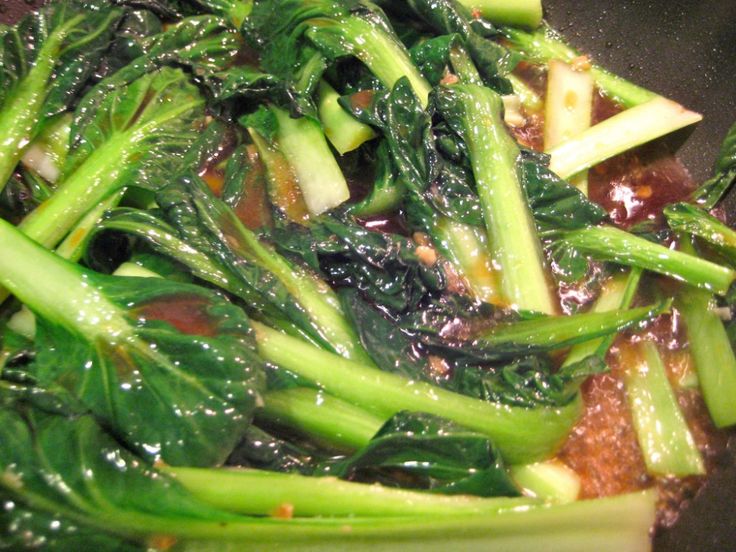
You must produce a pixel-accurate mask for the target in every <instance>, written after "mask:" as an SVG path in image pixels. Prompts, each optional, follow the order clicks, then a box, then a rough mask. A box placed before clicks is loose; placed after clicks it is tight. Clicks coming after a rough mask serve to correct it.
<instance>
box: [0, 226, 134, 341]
mask: <svg viewBox="0 0 736 552" xmlns="http://www.w3.org/2000/svg"><path fill="white" fill-rule="evenodd" d="M0 249H2V250H3V251H12V252H13V254H12V255H2V256H0V284H1V285H3V286H4V287H5V288H7V289H8V290H9V291H10V292H11V293H12V294H13V295H15V296H16V297H17V298H18V299H19V300H20V301H22V302H23V303H25V304H26V305H28V306H29V307H30V308H31V310H33V311H35V312H37V313H40V314H41V315H42V316H43V317H44V318H47V319H49V320H51V321H54V322H56V323H60V324H62V325H64V326H66V327H67V328H69V329H72V330H73V331H75V332H83V333H84V334H85V335H86V336H88V337H90V338H92V337H94V336H102V335H104V336H108V337H110V336H112V337H111V339H114V340H115V341H117V340H120V339H125V337H126V336H127V335H128V333H129V331H130V326H129V324H128V323H127V322H126V321H125V319H124V317H123V316H122V313H121V312H120V310H119V309H118V307H116V306H115V305H113V304H112V303H110V302H109V301H108V300H107V299H106V298H104V297H102V296H101V295H100V293H99V291H98V290H97V289H95V288H94V287H93V286H90V285H89V283H88V282H87V280H86V279H85V277H84V275H83V273H82V272H81V270H80V269H79V267H77V266H76V265H75V264H73V263H71V262H69V261H66V260H64V259H62V258H61V257H59V256H57V255H55V254H54V253H52V252H50V251H48V250H46V249H44V248H43V247H41V246H40V245H39V244H38V243H36V242H34V241H32V240H31V239H29V238H28V237H26V236H24V235H23V234H22V233H21V232H20V231H18V229H17V228H16V227H14V226H13V225H11V224H9V223H7V222H5V221H4V220H0Z"/></svg>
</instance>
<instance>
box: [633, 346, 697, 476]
mask: <svg viewBox="0 0 736 552" xmlns="http://www.w3.org/2000/svg"><path fill="white" fill-rule="evenodd" d="M629 352H630V353H633V354H632V355H631V356H632V357H633V358H629V356H630V355H629V354H625V356H624V357H623V358H624V359H625V360H626V363H625V365H626V372H625V375H624V382H625V384H626V397H627V399H628V403H629V408H630V410H631V414H632V418H633V421H634V429H635V430H636V435H637V438H638V440H639V447H640V448H641V451H642V454H643V455H644V462H645V463H646V465H647V471H648V472H649V473H650V474H652V475H659V476H670V477H672V476H674V477H685V476H688V475H702V474H704V473H705V465H704V464H703V458H702V456H701V455H700V452H699V451H698V448H697V446H696V445H695V441H694V440H693V436H692V435H691V434H690V430H689V429H688V427H687V422H685V417H684V416H683V414H682V412H681V411H680V407H679V406H678V404H677V398H676V397H675V394H674V393H673V391H672V387H671V386H670V382H669V380H668V379H667V373H666V371H665V367H664V363H663V362H662V359H661V357H660V356H659V351H657V346H656V345H655V344H654V343H652V342H649V341H644V342H641V343H636V344H633V345H632V346H631V351H629Z"/></svg>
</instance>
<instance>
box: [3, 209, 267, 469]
mask: <svg viewBox="0 0 736 552" xmlns="http://www.w3.org/2000/svg"><path fill="white" fill-rule="evenodd" d="M0 242H2V244H3V246H7V247H12V248H13V250H14V251H15V253H16V255H15V257H14V259H13V262H12V263H10V262H6V263H2V266H0V283H2V284H3V285H5V286H6V287H7V288H8V289H9V290H10V291H11V292H12V293H13V294H15V295H16V297H18V298H19V299H21V300H22V301H23V302H24V303H25V304H26V305H27V306H28V307H29V308H30V309H31V310H32V311H33V312H34V314H36V318H37V335H36V346H37V353H36V357H35V359H34V361H33V363H31V364H30V365H29V366H28V368H27V370H28V372H29V373H30V374H32V375H33V376H34V377H35V378H37V379H38V381H39V382H41V383H42V385H43V386H50V385H57V386H59V387H62V388H65V389H67V390H68V391H69V392H70V393H71V394H73V395H74V396H75V397H77V398H78V399H79V400H80V401H81V402H82V403H83V404H84V405H85V406H86V407H87V408H89V409H90V410H91V411H92V412H93V413H94V414H95V416H96V417H97V418H98V419H100V420H102V421H103V422H104V423H105V425H106V426H107V427H110V428H112V430H113V431H114V432H115V434H116V435H117V436H119V437H120V438H121V439H122V440H123V441H125V442H126V443H127V444H128V445H129V446H130V447H131V448H133V449H135V450H136V451H138V452H139V453H140V454H142V455H148V456H151V457H154V458H157V457H159V456H160V457H161V458H162V459H163V460H164V461H166V462H168V463H170V464H179V465H181V464H185V465H202V466H207V465H215V464H219V463H221V462H222V461H224V459H225V458H226V457H227V455H228V454H229V452H230V450H231V449H232V448H233V447H234V445H235V444H236V443H237V441H238V438H239V434H240V433H241V432H242V431H244V430H245V428H246V427H248V424H249V423H250V417H251V413H252V411H253V409H254V408H255V405H256V402H257V399H258V394H259V392H260V390H261V388H262V386H263V383H264V379H263V373H262V370H261V368H262V366H263V361H262V360H261V359H260V358H259V357H258V355H257V354H256V353H255V351H254V342H253V335H252V333H251V330H250V328H249V325H248V319H247V318H246V317H245V315H244V313H243V312H242V311H241V310H240V309H239V308H238V307H236V306H234V305H232V304H230V303H229V302H227V301H226V300H225V299H224V298H222V297H221V296H219V295H216V294H214V293H212V292H210V291H208V290H206V289H204V288H202V287H199V286H192V285H187V284H180V283H177V282H169V281H165V280H160V279H157V278H146V279H141V278H135V277H130V278H124V277H115V276H105V275H101V274H97V273H94V272H91V271H88V270H85V269H82V268H81V267H78V266H77V265H74V264H72V263H69V262H67V261H65V260H63V259H60V258H59V257H57V256H56V255H54V254H53V253H51V252H48V251H46V250H44V249H43V248H41V247H40V246H39V245H38V244H35V243H34V242H32V241H31V240H29V239H28V238H26V237H25V236H23V235H22V234H21V233H20V232H18V230H16V229H15V228H14V227H12V226H10V225H8V224H7V223H2V224H0ZM29 274H34V275H38V274H43V275H44V277H43V278H37V277H33V278H29ZM151 420H156V423H151Z"/></svg>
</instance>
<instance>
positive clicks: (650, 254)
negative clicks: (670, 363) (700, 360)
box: [561, 226, 736, 295]
mask: <svg viewBox="0 0 736 552" xmlns="http://www.w3.org/2000/svg"><path fill="white" fill-rule="evenodd" d="M561 240H562V241H563V243H565V244H567V245H568V246H570V247H572V248H574V249H577V250H579V251H581V252H583V253H586V254H589V255H591V256H593V257H595V258H597V259H600V260H605V261H612V262H615V263H619V264H624V265H628V266H634V267H639V268H642V269H646V270H651V271H653V272H658V273H660V274H664V275H666V276H669V277H671V278H675V279H677V280H680V281H683V282H687V283H688V284H690V285H692V286H696V287H699V288H702V289H706V290H710V291H712V292H714V293H717V294H720V295H724V294H725V293H726V292H727V291H728V288H729V286H730V285H731V283H732V282H733V281H734V279H736V272H734V271H733V270H731V269H729V268H727V267H724V266H720V265H717V264H715V263H712V262H710V261H707V260H705V259H702V258H700V257H696V256H694V255H688V254H686V253H682V252H681V251H674V250H671V249H668V248H667V247H665V246H663V245H659V244H657V243H652V242H650V241H648V240H646V239H644V238H640V237H638V236H635V235H633V234H629V233H628V232H625V231H623V230H620V229H618V228H614V227H611V226H595V227H590V228H584V229H581V230H573V231H571V232H566V233H564V234H563V236H562V238H561Z"/></svg>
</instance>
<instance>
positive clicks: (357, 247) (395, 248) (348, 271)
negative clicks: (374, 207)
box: [272, 217, 445, 327]
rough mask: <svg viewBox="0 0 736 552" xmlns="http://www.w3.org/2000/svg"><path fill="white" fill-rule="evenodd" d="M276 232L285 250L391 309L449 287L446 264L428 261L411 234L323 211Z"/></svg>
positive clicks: (337, 282) (403, 307) (406, 307)
mask: <svg viewBox="0 0 736 552" xmlns="http://www.w3.org/2000/svg"><path fill="white" fill-rule="evenodd" d="M272 238H273V241H274V242H275V243H276V244H277V246H278V248H279V249H280V250H281V251H284V252H288V253H292V254H294V255H297V256H299V257H300V258H302V259H303V260H304V261H306V262H307V264H308V265H309V266H311V267H312V268H314V269H315V270H321V271H322V272H324V273H325V274H326V275H327V278H328V280H329V281H330V282H331V283H332V284H333V285H334V286H337V287H343V286H350V287H354V288H357V289H360V290H361V292H362V293H363V295H364V296H366V297H368V298H370V299H371V300H372V301H373V302H375V303H376V304H377V305H380V306H383V307H385V308H388V309H389V310H391V311H398V312H402V311H406V310H410V309H414V308H416V307H417V305H418V304H419V302H420V301H421V299H422V298H423V297H424V296H426V295H427V294H429V293H434V292H439V291H442V290H443V289H444V287H445V276H444V273H443V272H442V270H441V269H440V268H439V267H438V266H437V265H434V266H426V265H425V264H423V263H422V261H421V260H420V259H419V257H418V256H417V252H416V249H417V246H416V245H415V244H414V243H413V242H412V241H411V240H409V239H407V238H403V237H401V236H397V235H395V234H386V233H379V232H372V231H370V230H367V229H365V228H363V227H361V226H358V225H356V224H354V223H350V222H348V221H347V220H345V221H342V220H338V219H337V218H331V217H322V218H320V219H317V220H315V221H314V222H312V223H311V224H310V225H309V226H308V227H299V226H297V225H289V226H286V227H285V228H280V229H279V228H276V229H274V230H273V231H272ZM356 322H357V320H356ZM357 326H359V324H356V327H357Z"/></svg>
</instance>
